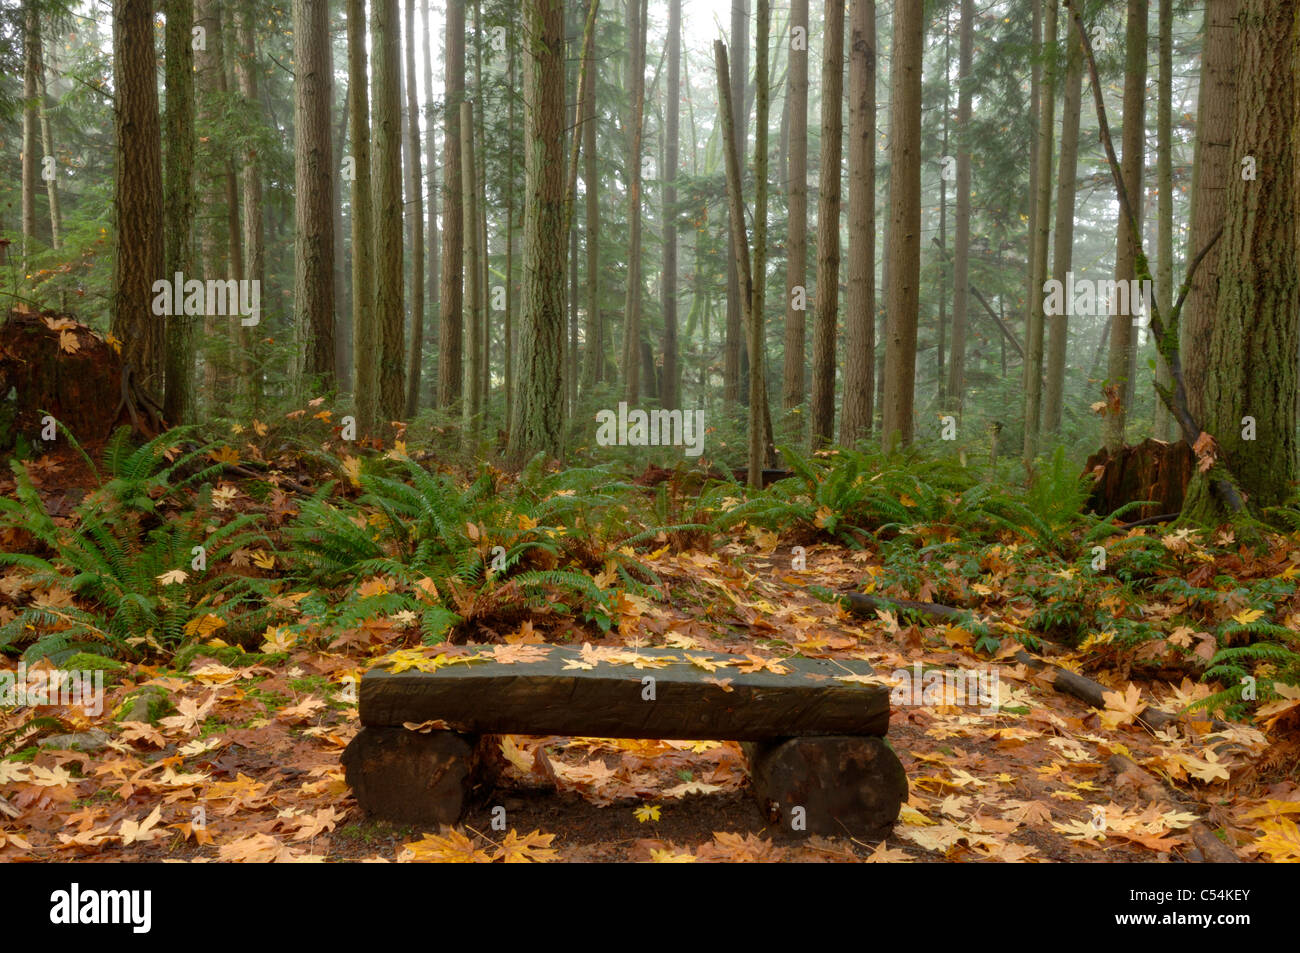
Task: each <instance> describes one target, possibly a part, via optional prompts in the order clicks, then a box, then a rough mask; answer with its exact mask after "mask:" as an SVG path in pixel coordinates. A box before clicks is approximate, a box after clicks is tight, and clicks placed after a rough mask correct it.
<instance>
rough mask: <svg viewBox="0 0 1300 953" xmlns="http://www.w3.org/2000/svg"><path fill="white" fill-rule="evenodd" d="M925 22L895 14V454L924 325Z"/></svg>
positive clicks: (907, 8)
mask: <svg viewBox="0 0 1300 953" xmlns="http://www.w3.org/2000/svg"><path fill="white" fill-rule="evenodd" d="M924 38H925V18H924V16H923V15H922V11H921V5H920V4H900V5H899V6H898V7H896V8H895V10H894V48H893V51H892V52H893V58H894V60H893V77H892V79H893V82H892V87H893V90H892V94H891V101H890V107H889V137H890V143H889V150H890V158H889V211H890V223H889V251H888V261H889V285H888V289H887V293H888V301H889V311H888V314H887V317H886V332H885V381H884V407H883V408H882V423H881V434H882V441H883V446H884V447H885V449H886V450H891V449H893V448H894V447H896V446H897V445H898V444H901V445H902V446H908V445H910V444H911V442H912V431H913V426H914V424H913V420H912V416H913V410H912V408H913V401H914V399H915V381H916V325H917V313H918V311H919V309H920V275H921V60H922V50H923V47H924Z"/></svg>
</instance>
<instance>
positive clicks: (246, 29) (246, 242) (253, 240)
mask: <svg viewBox="0 0 1300 953" xmlns="http://www.w3.org/2000/svg"><path fill="white" fill-rule="evenodd" d="M187 46H188V44H187ZM235 46H236V49H238V50H239V55H238V56H237V57H236V58H235V80H236V83H237V84H238V86H239V96H240V98H241V99H242V100H243V101H244V107H245V109H247V110H248V111H249V112H250V113H252V114H253V115H260V113H261V111H262V99H261V96H260V95H259V94H258V89H257V70H256V69H255V68H254V63H255V61H256V57H257V44H256V34H255V31H254V27H253V18H252V13H251V11H249V10H248V9H246V8H243V7H240V6H236V7H235ZM330 162H331V165H330V172H331V175H332V173H333V171H334V169H336V168H337V167H338V166H337V163H335V162H334V156H333V155H331V157H330ZM239 176H240V187H241V192H242V196H243V206H244V217H243V241H242V242H241V246H242V248H243V256H244V260H243V272H244V277H245V278H246V279H248V280H249V281H256V282H258V283H259V287H261V286H262V284H264V283H265V281H266V240H265V237H264V224H265V217H264V215H263V209H262V165H261V162H260V161H259V160H258V154H257V150H256V149H249V150H248V152H247V153H246V154H245V155H244V157H243V162H242V163H241V164H240V171H239ZM331 191H332V190H331ZM331 203H332V208H333V210H337V209H338V202H337V201H334V200H333V198H331ZM333 222H334V223H335V224H337V222H338V216H337V215H335V216H334V218H333ZM334 241H335V242H336V243H341V242H342V235H341V233H340V232H339V231H338V230H335V232H334ZM337 260H338V256H337V255H336V256H335V261H337ZM262 290H263V291H265V288H262ZM258 300H259V301H261V300H262V299H261V298H260V297H259V299H258ZM337 304H338V302H337V301H336V302H335V306H337ZM257 318H258V321H259V325H250V326H249V327H250V328H254V327H258V326H260V321H261V319H262V315H261V314H260V313H259V314H258V315H257ZM241 330H245V329H244V328H243V325H242V323H241ZM256 333H257V332H256V331H252V332H251V333H249V332H248V331H245V338H246V339H247V338H248V337H251V336H252V335H253V334H256ZM245 343H248V342H247V340H246V341H245ZM240 357H241V360H242V363H243V368H244V371H245V373H246V375H247V376H246V377H245V380H244V385H245V388H246V392H247V393H249V394H252V395H254V396H257V395H259V394H260V393H261V387H260V386H258V382H257V381H256V380H254V374H253V367H252V360H251V358H252V355H251V354H250V352H249V348H248V347H245V348H243V350H242V352H241V355H240Z"/></svg>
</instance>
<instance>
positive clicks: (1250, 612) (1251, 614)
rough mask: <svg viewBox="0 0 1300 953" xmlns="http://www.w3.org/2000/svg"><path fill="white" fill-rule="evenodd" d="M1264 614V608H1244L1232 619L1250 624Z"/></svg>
mask: <svg viewBox="0 0 1300 953" xmlns="http://www.w3.org/2000/svg"><path fill="white" fill-rule="evenodd" d="M1263 614H1264V610H1263V609H1242V610H1241V611H1240V612H1238V613H1236V614H1235V615H1234V616H1233V617H1232V621H1233V622H1238V623H1240V624H1241V625H1250V624H1251V623H1252V622H1254V621H1255V620H1256V619H1258V618H1259V617H1260V616H1262V615H1263Z"/></svg>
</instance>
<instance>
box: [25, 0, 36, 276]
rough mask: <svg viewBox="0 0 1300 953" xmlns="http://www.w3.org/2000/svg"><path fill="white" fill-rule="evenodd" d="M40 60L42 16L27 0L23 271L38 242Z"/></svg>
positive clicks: (33, 2) (29, 261)
mask: <svg viewBox="0 0 1300 953" xmlns="http://www.w3.org/2000/svg"><path fill="white" fill-rule="evenodd" d="M40 64H41V19H40V13H39V11H38V10H37V8H36V0H25V2H24V10H23V160H22V176H23V183H22V213H21V214H22V229H23V253H22V265H23V274H24V275H28V274H30V273H31V270H32V266H31V260H32V255H33V254H34V253H35V242H36V177H37V170H38V169H39V168H40V167H41V156H40V155H39V154H38V149H37V144H36V140H37V136H38V134H39V133H38V128H37V127H38V122H37V99H38V97H39V95H40V94H39V91H38V90H39V84H38V83H37V76H38V75H39V73H40Z"/></svg>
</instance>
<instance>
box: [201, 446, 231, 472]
mask: <svg viewBox="0 0 1300 953" xmlns="http://www.w3.org/2000/svg"><path fill="white" fill-rule="evenodd" d="M208 456H209V457H211V458H212V461H213V462H214V463H224V464H226V465H228V466H232V467H233V466H238V465H239V451H238V450H236V449H235V448H234V447H227V446H222V447H221V448H220V449H219V450H213V451H211V452H210V453H209V454H208Z"/></svg>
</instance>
